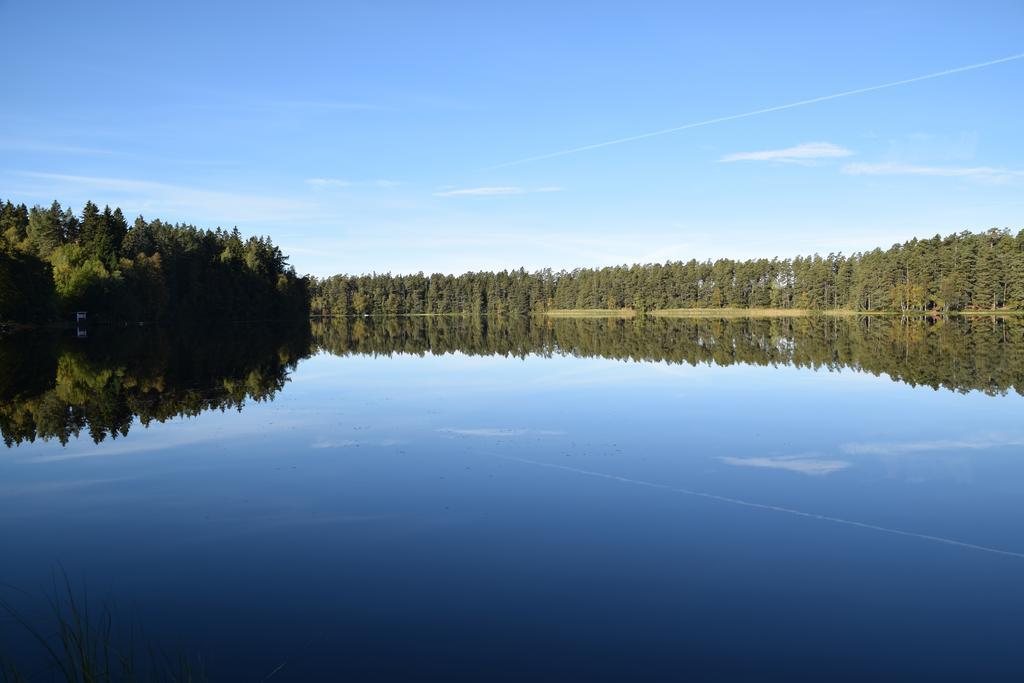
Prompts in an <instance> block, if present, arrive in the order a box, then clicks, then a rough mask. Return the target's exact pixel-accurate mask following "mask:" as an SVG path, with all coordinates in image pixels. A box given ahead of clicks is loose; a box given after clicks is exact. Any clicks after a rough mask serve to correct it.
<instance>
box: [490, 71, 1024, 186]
mask: <svg viewBox="0 0 1024 683" xmlns="http://www.w3.org/2000/svg"><path fill="white" fill-rule="evenodd" d="M1018 59H1024V53H1019V54H1015V55H1009V56H1006V57H1000V58H999V59H992V60H989V61H987V62H978V63H976V64H967V65H966V66H958V67H955V68H952V69H944V70H942V71H935V72H932V73H928V74H924V75H922V76H914V77H912V78H903V79H900V80H898V81H890V82H889V83H881V84H879V85H869V86H867V87H865V88H856V89H854V90H844V91H842V92H837V93H832V94H830V95H822V96H820V97H812V98H810V99H806V100H799V101H796V102H788V103H786V104H780V105H776V106H774V107H765V108H763V109H755V110H753V111H746V112H743V113H741V114H730V115H728V116H719V117H716V118H713V119H706V120H704V121H695V122H693V123H686V124H683V125H681V126H673V127H671V128H663V129H661V130H655V131H650V132H648V133H640V134H638V135H630V136H628V137H624V138H617V139H615V140H605V141H604V142H596V143H593V144H590V145H582V146H580V147H571V148H569V149H563V150H559V151H557V152H551V153H549V154H540V155H537V156H532V157H526V158H525V159H516V160H515V161H508V162H505V163H503V164H497V165H495V166H494V167H493V168H504V167H507V166H518V165H519V164H528V163H531V162H534V161H541V160H544V159H554V158H556V157H563V156H567V155H569V154H578V153H580V152H587V151H590V150H594V149H601V148H603V147H611V146H612V145H622V144H625V143H627V142H635V141H636V140H646V139H647V138H653V137H657V136H661V135H668V134H670V133H678V132H679V131H683V130H690V129H691V128H702V127H704V126H711V125H715V124H718V123H725V122H726V121H736V120H737V119H745V118H748V117H751V116H760V115H762V114H769V113H772V112H776V111H784V110H786V109H795V108H797V107H804V106H807V105H810V104H817V103H819V102H828V101H830V100H836V99H839V98H842V97H851V96H853V95H861V94H864V93H869V92H876V91H878V90H885V89H887V88H895V87H897V86H901V85H908V84H910V83H919V82H921V81H927V80H931V79H933V78H941V77H943V76H950V75H952V74H958V73H963V72H965V71H973V70H975V69H983V68H985V67H989V66H994V65H996V64H1004V63H1006V62H1012V61H1016V60H1018Z"/></svg>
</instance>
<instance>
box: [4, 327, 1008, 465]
mask: <svg viewBox="0 0 1024 683" xmlns="http://www.w3.org/2000/svg"><path fill="white" fill-rule="evenodd" d="M317 350H319V351H327V352H329V353H332V354H334V355H339V356H346V355H352V354H367V355H378V354H379V355H391V354H395V353H403V354H417V355H424V354H428V353H429V354H446V353H456V352H458V353H464V354H469V355H502V356H511V357H520V358H521V357H525V356H527V355H531V354H533V355H541V356H552V355H567V356H579V357H600V358H610V359H621V360H626V359H628V360H634V361H658V362H669V363H685V364H689V365H697V364H714V365H732V364H734V363H745V364H751V365H794V366H797V367H806V368H826V369H828V370H837V369H840V368H852V369H855V370H858V371H862V372H870V373H872V374H875V375H879V374H882V373H885V374H887V375H889V376H890V377H892V378H893V379H894V380H897V381H900V382H905V383H907V384H910V385H914V386H916V385H925V386H930V387H933V388H936V389H938V388H945V389H950V390H953V391H959V392H966V391H971V390H979V391H983V392H985V393H988V394H1000V393H1005V392H1007V391H1016V392H1017V393H1024V319H1017V318H1006V319H1000V318H992V317H984V318H981V317H978V318H953V319H949V320H939V321H933V320H930V319H929V320H925V319H912V320H902V319H900V318H854V317H849V318H847V317H842V318H838V317H824V316H821V317H804V318H774V319H772V318H766V319H742V318H735V319H732V318H730V319H689V318H684V319H666V318H640V319H636V320H622V319H603V318H602V319H592V318H557V319H545V318H528V317H516V318H479V319H474V318H463V317H390V318H336V319H331V320H326V321H316V322H314V323H313V325H312V337H310V330H309V328H307V327H306V326H304V325H303V326H299V327H297V328H273V327H269V328H268V327H259V326H233V327H226V328H220V329H202V330H183V329H170V330H169V329H153V328H142V329H138V328H101V329H99V330H97V331H96V332H94V333H91V336H90V338H89V339H88V340H78V339H69V338H64V337H55V336H53V335H46V334H18V335H14V336H12V337H9V338H6V339H0V368H3V371H2V372H0V432H2V434H3V437H4V441H5V443H7V445H8V446H11V445H13V444H16V443H21V442H23V441H33V440H35V439H36V438H43V439H57V440H58V441H60V442H61V443H67V442H68V440H69V439H71V438H72V437H75V436H78V435H79V434H80V433H81V432H82V431H83V430H84V431H86V432H87V433H88V434H89V435H90V436H91V437H92V439H93V440H94V441H96V442H99V441H102V440H103V439H105V438H106V437H108V436H110V437H112V438H116V437H117V436H119V435H125V434H127V433H128V430H129V429H130V428H131V426H132V425H133V423H134V421H135V419H136V418H138V421H139V422H141V423H142V424H143V425H148V424H149V423H150V422H152V421H154V420H155V421H158V422H163V421H164V420H167V419H170V418H173V417H178V416H193V415H198V414H200V413H202V412H204V411H207V410H226V409H228V408H233V409H237V410H241V408H242V407H243V406H244V405H245V403H246V402H247V401H264V400H271V399H273V397H274V396H275V395H276V394H277V392H278V391H281V389H282V388H283V387H284V385H285V383H286V382H287V380H288V375H289V373H290V372H291V371H292V370H293V369H294V368H295V365H296V364H297V362H298V361H299V360H300V359H302V358H304V357H306V356H307V355H309V354H310V353H311V352H312V351H317Z"/></svg>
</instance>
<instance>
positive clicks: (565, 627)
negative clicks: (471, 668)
mask: <svg viewBox="0 0 1024 683" xmlns="http://www.w3.org/2000/svg"><path fill="white" fill-rule="evenodd" d="M1022 401H1024V399H1022V398H1021V397H1019V396H1016V395H1010V396H1006V397H989V396H984V395H982V394H980V393H977V392H975V393H971V394H967V395H963V394H957V393H953V392H948V391H934V390H932V389H928V388H912V387H909V386H907V385H904V384H899V383H895V382H892V381H890V380H888V379H887V378H875V377H872V376H870V375H866V374H860V373H855V372H851V371H845V372H832V373H829V372H813V371H809V370H795V369H793V368H786V367H781V368H770V367H768V368H765V367H749V366H742V365H736V366H729V367H706V366H699V367H689V366H667V365H664V364H640V363H632V362H617V361H607V360H601V359H576V358H561V357H556V358H548V359H544V358H528V359H527V360H525V361H524V360H519V359H505V358H500V357H466V356H462V355H452V356H444V357H429V356H428V357H424V358H419V357H412V356H395V357H391V358H370V357H358V356H357V357H350V358H343V359H342V358H335V357H332V356H329V355H319V356H315V357H313V358H310V359H308V360H306V361H303V362H302V363H301V364H300V366H299V368H298V370H297V371H296V372H295V373H294V374H293V376H292V380H291V383H290V384H289V385H288V386H287V387H286V388H285V390H284V391H283V392H281V393H280V394H279V395H278V396H277V398H276V399H275V400H274V401H273V402H270V403H259V404H257V403H254V404H251V405H249V406H247V407H246V408H245V409H244V410H242V411H241V412H240V413H239V412H235V411H228V412H225V413H220V412H208V413H205V414H203V415H201V416H199V417H197V418H188V419H176V420H172V421H170V422H168V423H166V424H153V425H151V426H150V427H149V428H148V429H143V428H141V427H138V428H135V429H133V430H132V431H131V432H130V434H129V435H128V436H127V437H124V438H118V439H116V440H113V441H111V440H108V441H106V442H104V443H102V444H100V445H98V446H96V445H93V444H92V443H91V441H89V440H88V438H87V437H85V438H80V439H78V440H73V441H72V442H71V443H70V444H69V445H68V446H67V447H66V448H65V447H61V445H60V444H59V443H56V442H50V443H43V442H37V443H34V444H24V445H22V446H20V447H17V448H14V449H10V450H6V451H4V452H3V453H2V458H0V481H2V484H0V534H2V538H3V539H4V546H5V548H6V549H7V553H6V554H7V559H6V560H5V562H4V565H3V575H2V576H0V579H2V580H3V581H6V582H9V583H13V584H15V585H26V586H35V585H39V579H40V577H44V576H48V575H49V572H50V570H51V569H52V568H53V566H55V563H56V562H61V563H62V564H63V566H64V567H65V568H66V569H67V570H68V571H69V572H70V573H72V574H74V575H75V576H82V577H84V578H86V579H87V580H89V581H90V582H93V583H97V584H98V585H101V586H104V587H106V586H111V587H115V588H116V590H117V591H118V594H119V595H122V596H127V599H129V600H130V601H132V603H133V604H136V605H138V606H139V609H140V610H141V611H142V612H143V613H144V614H149V615H150V618H151V619H153V620H154V622H155V623H156V624H157V625H156V626H155V627H153V628H152V629H151V630H156V631H157V632H159V633H160V634H161V635H162V636H167V637H174V638H180V639H184V641H185V642H187V643H189V644H190V646H200V647H208V648H213V649H215V650H216V651H217V652H220V653H221V655H222V656H223V655H224V653H227V658H228V659H230V657H231V656H233V655H232V654H231V653H232V652H234V653H235V654H238V653H241V652H248V653H250V655H251V657H252V659H253V662H254V663H253V667H254V668H253V671H256V672H258V671H263V670H264V669H263V668H261V667H269V668H273V666H272V665H273V663H274V662H277V660H278V659H279V658H288V659H289V661H291V662H293V664H292V669H291V671H292V674H293V675H295V676H299V672H302V671H305V672H306V674H307V675H314V674H315V673H316V672H317V671H318V670H319V669H318V668H317V667H319V666H320V665H321V664H320V663H322V662H323V661H324V660H323V658H324V657H326V656H327V653H330V652H333V651H334V650H333V649H332V648H331V647H329V644H328V643H329V641H330V638H333V637H342V636H344V637H346V638H349V639H352V640H351V641H350V642H353V643H358V645H359V648H358V649H359V653H360V654H358V655H356V654H354V653H352V654H351V655H350V662H349V664H350V666H351V667H352V671H353V672H355V673H358V672H359V671H364V672H365V671H366V670H370V668H372V667H371V661H377V663H378V664H379V661H378V660H375V659H374V658H375V657H383V656H384V653H385V652H387V651H388V648H387V647H385V646H384V645H381V644H379V642H378V641H380V640H381V639H382V638H388V639H395V642H401V643H403V645H401V646H396V647H398V649H402V648H411V649H412V650H416V652H417V653H418V655H417V656H419V657H420V659H419V660H418V661H420V662H421V665H422V666H424V667H425V669H422V670H424V671H429V670H431V666H435V665H436V666H438V667H440V666H441V664H440V663H439V662H444V661H448V660H446V659H445V658H446V657H452V656H455V655H456V654H458V653H462V654H463V655H465V654H466V650H465V649H463V650H459V648H458V647H456V644H457V643H462V646H463V647H464V648H469V649H471V650H472V652H473V654H471V655H466V656H469V658H470V660H472V661H474V662H477V664H478V665H479V666H482V667H485V668H488V667H489V666H490V665H493V664H494V662H495V661H498V660H501V661H505V660H504V659H503V658H504V657H505V656H511V654H510V653H511V652H513V651H515V650H517V648H519V649H520V650H521V649H522V648H526V650H527V651H531V652H537V653H540V654H538V655H537V657H538V658H540V659H535V660H534V661H535V662H536V661H542V659H543V657H545V656H553V653H554V652H556V651H560V652H562V653H563V654H566V653H568V654H567V656H568V657H569V660H571V659H573V658H574V657H576V656H577V655H579V654H580V653H582V652H584V651H586V652H590V653H592V654H593V653H599V655H598V656H596V658H595V659H593V661H592V662H591V664H592V665H593V666H594V667H595V668H594V669H593V671H613V672H614V671H620V672H625V671H627V668H619V669H617V668H616V667H626V666H627V664H626V663H627V661H630V660H631V658H635V657H637V656H644V657H647V658H648V659H649V661H650V662H651V666H652V667H654V668H653V669H652V671H654V672H657V671H665V670H668V668H669V667H676V670H681V669H678V667H679V666H681V665H682V663H683V662H684V661H689V662H690V663H691V664H694V666H697V667H698V669H697V670H705V669H701V667H706V666H711V664H710V662H712V661H715V658H716V657H721V656H723V655H724V653H725V650H723V649H722V648H726V647H727V645H726V643H729V642H731V643H734V644H735V643H739V644H740V645H741V646H742V647H745V648H746V651H747V652H748V654H749V656H750V657H752V659H751V661H752V662H761V664H765V663H768V662H778V661H790V658H792V661H797V659H798V658H799V656H802V655H801V653H806V651H807V650H809V649H814V648H817V649H818V650H817V651H818V652H821V653H826V654H828V655H829V656H830V657H831V659H830V660H829V661H832V662H834V663H843V662H845V666H853V667H854V668H853V669H850V670H856V666H855V665H854V664H853V663H856V662H858V661H860V662H861V665H863V664H864V663H863V660H861V659H859V658H858V657H859V655H858V652H862V651H863V650H862V649H860V650H859V649H858V648H867V649H868V650H870V649H871V648H872V647H876V648H881V649H880V650H879V651H881V652H890V653H893V647H894V645H893V644H894V643H898V644H899V645H900V648H903V651H904V653H911V654H912V655H913V656H914V657H917V658H921V657H927V658H928V661H929V664H927V665H926V666H925V669H924V670H928V671H932V670H934V671H940V670H947V671H956V670H957V662H966V661H967V660H966V659H963V660H961V659H958V658H957V653H958V652H959V653H961V654H963V653H971V655H972V656H981V657H983V658H985V659H984V661H987V662H989V664H990V665H991V666H992V667H993V669H992V670H993V671H1000V672H1002V671H1005V670H1004V669H1001V668H1000V667H1002V666H1003V665H1008V660H1006V659H1005V658H1001V657H1005V655H1001V653H1004V652H1009V649H1007V650H1004V649H1003V648H1004V647H1007V648H1008V641H1007V640H1006V638H1004V637H1003V636H999V635H997V636H993V637H991V638H989V639H988V640H984V639H982V638H981V637H980V636H978V635H977V634H969V633H967V632H966V627H961V626H960V624H962V623H966V622H962V621H961V620H962V619H966V618H967V617H968V616H969V615H972V614H973V615H975V616H978V615H981V614H983V615H986V618H989V619H991V620H992V621H993V623H994V624H995V626H999V625H1000V624H1003V623H1009V620H1012V619H1019V618H1020V617H1021V616H1024V595H1022V594H1021V593H1020V591H1019V589H1018V588H1017V586H1019V580H1020V577H1021V576H1022V574H1024V560H1021V559H1020V558H1018V557H1007V556H996V555H993V554H992V553H985V552H978V550H976V549H972V548H969V547H967V546H965V545H959V546H953V545H949V544H945V543H937V542H934V541H935V540H938V541H941V540H943V539H952V540H955V541H958V542H962V543H964V544H973V545H977V546H980V547H981V549H984V548H993V549H1001V550H1006V551H1010V552H1024V541H1022V540H1021V537H1020V535H1019V529H1020V528H1022V524H1021V523H1022V522H1024V508H1022V506H1020V504H1019V501H1020V500H1021V499H1022V494H1024V478H1022V474H1024V459H1022V458H1021V457H1020V456H1021V455H1022V449H1024V430H1019V429H1017V427H1016V425H1018V424H1019V414H1020V411H1021V408H1022V405H1024V403H1022ZM680 491H682V492H697V494H698V495H678V493H679V492H680ZM705 494H706V495H705ZM702 496H704V497H702ZM787 512H788V513H794V512H795V513H798V514H797V515H794V514H786V513H787ZM800 513H811V514H812V515H817V516H818V517H801V516H799V515H800ZM836 521H838V522H842V523H841V524H836V523H832V522H836ZM847 521H853V522H855V523H858V524H861V525H864V526H860V527H857V526H849V525H847V524H846V522H847ZM886 530H897V531H901V532H907V534H910V535H894V534H892V533H883V532H885V531H886ZM925 537H935V538H934V539H931V540H929V539H928V538H925ZM951 586H955V589H951ZM197 609H199V610H204V612H203V614H204V623H203V624H202V625H198V626H197V625H195V624H194V623H193V621H194V620H193V619H192V617H190V613H189V610H197ZM836 615H842V618H841V619H836V618H835V617H836ZM829 620H830V621H829ZM880 620H881V621H880ZM826 621H827V625H823V624H824V623H825V622H826ZM183 624H188V625H189V627H188V628H184V629H182V628H181V626H182V625H183ZM296 629H297V630H296ZM311 629H313V630H315V631H316V634H314V635H310V630H311ZM908 629H909V630H911V631H913V630H914V629H917V631H916V633H917V634H918V635H916V636H914V638H911V639H908V636H907V635H906V633H907V632H908ZM184 634H188V635H187V636H186V635H184ZM289 634H291V635H289ZM385 634H386V635H385ZM793 639H797V641H794V640H793ZM414 640H415V641H418V643H419V644H418V645H412V644H410V643H411V642H412V641H414ZM755 641H756V642H757V643H760V644H755ZM793 642H799V643H800V645H799V646H795V645H793ZM374 643H378V644H376V645H375V644H374ZM954 645H955V648H954V647H953V646H954ZM420 648H422V651H421V649H420ZM545 648H551V650H550V651H546V650H545ZM771 648H775V649H774V650H772V649H771ZM297 652H298V653H300V654H296V653H297ZM545 652H546V654H544V653H545ZM252 653H259V654H252ZM488 653H490V654H488ZM614 653H617V654H614ZM897 654H898V653H893V654H892V656H893V657H896V656H897ZM620 657H621V658H620ZM677 658H678V659H677ZM882 659H883V660H884V659H885V656H882ZM569 660H566V661H569ZM701 662H704V664H701ZM389 666H392V668H390V669H389V668H388V667H387V666H385V667H384V669H381V670H383V671H392V672H393V673H395V674H396V675H397V674H398V673H401V666H400V664H397V663H392V664H391V665H389ZM523 666H525V665H523ZM395 667H397V668H395ZM931 667H935V668H934V669H932V668H931ZM950 667H952V668H950ZM211 668H214V669H216V666H215V665H214V666H212V667H211ZM684 668H685V667H684ZM897 668H898V667H897ZM943 668H944V669H943ZM733 670H734V671H735V672H738V673H742V664H741V663H737V664H736V665H735V667H734V668H733ZM510 671H520V672H524V673H525V672H529V668H528V667H526V668H520V669H516V668H515V667H512V668H511V669H510ZM907 671H909V669H907ZM299 679H301V676H299V677H298V678H295V679H294V680H299Z"/></svg>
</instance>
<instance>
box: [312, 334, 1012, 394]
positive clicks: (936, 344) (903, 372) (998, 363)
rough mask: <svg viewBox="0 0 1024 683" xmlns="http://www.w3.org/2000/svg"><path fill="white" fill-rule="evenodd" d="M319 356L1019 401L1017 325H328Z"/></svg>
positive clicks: (315, 336) (316, 336)
mask: <svg viewBox="0 0 1024 683" xmlns="http://www.w3.org/2000/svg"><path fill="white" fill-rule="evenodd" d="M313 339H314V342H315V343H316V344H317V346H318V347H319V348H320V349H323V350H326V351H329V352H331V353H333V354H336V355H348V354H353V353H357V354H392V353H412V354H426V353H433V354H443V353H452V352H461V353H466V354H470V355H492V354H499V355H504V356H518V357H522V356H525V355H528V354H538V355H571V356H581V357H601V358H614V359H622V360H625V359H629V360H634V361H664V362H669V363H685V364H689V365H696V364H714V365H732V364H734V363H745V364H750V365H794V366H797V367H806V368H826V369H828V370H838V369H840V368H844V367H848V368H852V369H855V370H859V371H863V372H869V373H871V374H874V375H879V374H882V373H885V374H887V375H889V376H890V377H892V378H893V379H894V380H897V381H900V382H905V383H907V384H910V385H912V386H917V385H924V386H930V387H933V388H936V389H938V388H945V389H950V390H953V391H960V392H966V391H971V390H979V391H983V392H985V393H988V394H999V393H1005V392H1007V391H1010V390H1013V391H1016V392H1018V393H1024V319H1018V318H1013V317H1009V318H997V317H988V316H985V317H957V318H950V319H946V320H932V319H901V318H899V317H883V318H878V317H829V316H808V317H799V318H759V319H749V318H726V319H718V318H715V319H693V318H640V319H636V320H628V319H626V320H623V319H605V318H549V319H544V318H525V317H522V318H512V319H502V318H490V319H489V318H480V319H470V318H456V317H411V318H400V317H394V318H383V319H371V318H356V319H344V318H335V319H331V320H328V321H323V322H315V323H314V324H313Z"/></svg>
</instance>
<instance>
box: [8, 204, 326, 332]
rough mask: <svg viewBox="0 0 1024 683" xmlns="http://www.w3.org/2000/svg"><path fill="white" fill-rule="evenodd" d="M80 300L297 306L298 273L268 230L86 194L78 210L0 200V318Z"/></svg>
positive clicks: (249, 308) (100, 304) (300, 292)
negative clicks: (154, 214)
mask: <svg viewBox="0 0 1024 683" xmlns="http://www.w3.org/2000/svg"><path fill="white" fill-rule="evenodd" d="M76 310H85V311H88V312H89V315H90V317H91V318H97V319H100V320H106V321H136V320H138V321H154V320H166V319H208V318H217V319H228V320H257V319H258V320H265V319H278V318H283V317H288V316H294V315H306V312H307V310H308V291H307V281H306V280H305V278H300V277H298V276H296V274H295V271H294V269H293V268H292V267H291V266H289V265H288V262H287V258H286V257H285V256H284V255H283V254H282V253H281V250H280V249H279V248H278V247H276V246H274V244H273V243H272V242H271V241H270V239H268V238H264V237H249V238H247V239H246V238H243V237H242V236H241V234H239V232H238V229H237V228H236V229H235V230H232V231H230V232H229V231H225V230H221V229H220V228H218V229H216V230H201V229H199V228H196V227H194V226H191V225H181V224H173V225H172V224H170V223H164V222H163V221H161V220H152V221H147V220H146V219H144V218H143V217H141V216H139V217H138V218H136V219H135V221H134V223H132V224H131V225H130V226H129V225H128V222H127V221H126V220H125V217H124V215H123V214H122V213H121V210H120V209H113V210H111V209H110V207H106V208H104V209H102V210H101V209H100V208H99V207H98V206H97V205H96V204H93V203H92V202H87V203H86V205H85V207H84V208H83V209H82V213H81V215H80V216H76V215H75V214H74V212H72V211H71V210H70V209H63V208H62V207H61V205H60V204H59V203H57V202H54V203H53V204H52V205H51V206H50V207H49V208H43V207H39V206H34V207H32V208H31V209H30V208H27V207H26V206H25V205H24V204H22V205H17V206H16V205H14V204H12V203H11V202H6V203H3V204H2V205H0V320H17V321H36V320H44V319H48V318H52V317H53V315H54V314H55V313H59V314H60V315H62V316H67V315H68V313H69V312H71V311H76Z"/></svg>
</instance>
